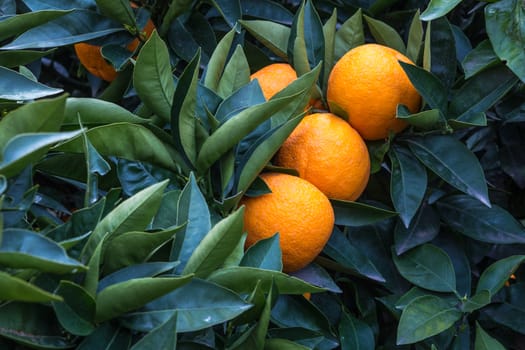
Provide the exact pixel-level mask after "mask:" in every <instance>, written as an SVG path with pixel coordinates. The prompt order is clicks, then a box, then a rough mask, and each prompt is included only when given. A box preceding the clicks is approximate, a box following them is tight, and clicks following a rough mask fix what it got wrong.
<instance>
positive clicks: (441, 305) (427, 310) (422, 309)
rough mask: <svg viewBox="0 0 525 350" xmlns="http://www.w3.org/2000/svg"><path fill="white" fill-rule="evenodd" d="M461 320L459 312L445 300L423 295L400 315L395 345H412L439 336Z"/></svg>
mask: <svg viewBox="0 0 525 350" xmlns="http://www.w3.org/2000/svg"><path fill="white" fill-rule="evenodd" d="M460 318H461V312H459V311H458V310H457V309H456V308H454V307H450V305H449V303H448V302H446V301H445V300H443V299H441V298H439V297H437V296H434V295H425V296H421V297H418V298H415V299H414V300H412V302H411V303H409V304H408V305H407V306H406V307H405V309H404V310H403V313H402V314H401V318H400V320H399V326H398V329H397V344H398V345H403V344H412V343H416V342H418V341H421V340H424V339H427V338H429V337H431V336H433V335H436V334H439V333H441V332H443V331H445V330H447V329H448V328H450V327H452V325H453V324H454V323H455V322H456V321H458V320H459V319H460Z"/></svg>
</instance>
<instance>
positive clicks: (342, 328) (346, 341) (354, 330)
mask: <svg viewBox="0 0 525 350" xmlns="http://www.w3.org/2000/svg"><path fill="white" fill-rule="evenodd" d="M339 339H340V341H341V348H342V349H359V350H373V349H375V339H374V333H373V331H372V329H371V328H370V327H369V326H368V325H367V324H366V323H365V322H363V321H361V320H359V319H357V318H355V317H354V316H352V315H351V314H349V313H346V312H343V314H342V317H341V322H340V323H339Z"/></svg>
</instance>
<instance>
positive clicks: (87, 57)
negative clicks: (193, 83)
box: [74, 3, 155, 81]
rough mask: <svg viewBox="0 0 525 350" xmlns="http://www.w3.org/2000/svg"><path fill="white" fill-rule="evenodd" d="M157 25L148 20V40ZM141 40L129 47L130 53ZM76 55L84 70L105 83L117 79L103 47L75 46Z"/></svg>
mask: <svg viewBox="0 0 525 350" xmlns="http://www.w3.org/2000/svg"><path fill="white" fill-rule="evenodd" d="M131 7H134V8H136V7H137V5H135V4H134V3H131ZM154 29H155V25H154V24H153V22H152V21H151V19H150V20H148V22H147V23H146V25H145V26H144V28H143V29H142V32H143V33H144V35H145V37H146V38H149V36H150V35H151V33H153V30H154ZM139 44H140V40H139V39H138V38H136V39H134V40H133V41H132V42H130V43H129V44H128V46H127V49H128V51H130V52H133V51H135V49H136V48H137V47H138V46H139ZM74 48H75V53H76V55H77V57H78V60H79V61H80V63H82V65H83V66H84V68H86V70H87V71H88V72H90V73H91V74H93V75H94V76H97V77H99V78H100V79H102V80H105V81H113V80H115V78H116V77H117V71H116V70H115V68H114V67H113V66H112V65H111V64H110V63H108V62H107V61H106V59H105V58H104V56H102V53H101V51H100V50H101V47H100V46H97V45H92V44H87V43H77V44H75V45H74Z"/></svg>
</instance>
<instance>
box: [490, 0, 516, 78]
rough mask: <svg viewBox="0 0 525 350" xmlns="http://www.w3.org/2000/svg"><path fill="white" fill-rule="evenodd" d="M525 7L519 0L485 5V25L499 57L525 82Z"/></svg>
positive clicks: (506, 0) (503, 0) (504, 0)
mask: <svg viewBox="0 0 525 350" xmlns="http://www.w3.org/2000/svg"><path fill="white" fill-rule="evenodd" d="M523 16H525V8H524V6H523V3H522V2H520V1H519V0H502V1H498V2H495V3H493V4H489V5H487V6H486V7H485V26H486V30H487V34H488V36H489V39H490V42H491V43H492V46H493V47H494V51H495V52H496V54H497V55H498V57H499V58H500V59H501V60H502V61H505V62H506V64H507V66H508V67H509V68H510V69H511V70H512V71H513V72H514V74H516V76H518V77H519V78H520V79H521V81H522V82H525V52H524V51H523V50H522V49H521V48H522V47H523V46H524V45H525V39H524V38H525V22H524V21H522V18H523Z"/></svg>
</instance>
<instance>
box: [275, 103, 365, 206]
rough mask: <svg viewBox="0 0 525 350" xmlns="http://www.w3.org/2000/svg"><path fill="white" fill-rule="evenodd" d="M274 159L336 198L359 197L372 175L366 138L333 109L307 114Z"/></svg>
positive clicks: (329, 196)
mask: <svg viewBox="0 0 525 350" xmlns="http://www.w3.org/2000/svg"><path fill="white" fill-rule="evenodd" d="M274 163H275V165H278V166H283V167H286V168H293V169H295V170H297V172H298V173H299V176H300V177H302V178H303V179H305V180H307V181H309V182H311V183H312V184H314V185H315V186H316V187H317V188H319V189H320V190H321V191H322V192H323V193H324V194H325V195H326V196H327V197H328V198H333V199H342V200H349V201H353V200H356V199H357V198H358V197H359V196H360V195H361V193H363V191H364V189H365V187H366V185H367V183H368V178H369V177H370V157H369V154H368V148H367V147H366V144H365V142H364V140H363V139H362V138H361V136H360V135H359V133H358V132H357V131H356V130H354V129H353V128H352V127H351V126H350V124H348V123H347V122H346V121H345V120H343V119H342V118H340V117H338V116H336V115H335V114H332V113H314V114H310V115H307V116H305V117H304V118H303V120H301V122H300V123H299V125H297V127H296V128H295V129H294V131H293V132H292V133H291V134H290V136H289V137H288V138H287V139H286V140H285V141H284V143H283V144H282V146H281V148H280V149H279V151H278V152H277V153H276V155H275V158H274Z"/></svg>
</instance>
